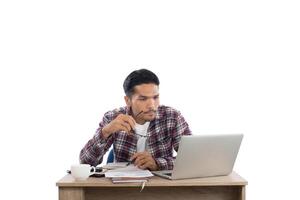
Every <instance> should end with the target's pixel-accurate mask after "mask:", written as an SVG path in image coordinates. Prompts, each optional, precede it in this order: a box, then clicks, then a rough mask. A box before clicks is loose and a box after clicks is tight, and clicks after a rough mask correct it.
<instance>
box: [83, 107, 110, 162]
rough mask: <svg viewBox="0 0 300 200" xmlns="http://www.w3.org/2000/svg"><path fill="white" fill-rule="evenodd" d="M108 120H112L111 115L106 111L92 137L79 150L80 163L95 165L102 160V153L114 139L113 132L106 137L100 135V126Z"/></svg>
mask: <svg viewBox="0 0 300 200" xmlns="http://www.w3.org/2000/svg"><path fill="white" fill-rule="evenodd" d="M110 121H112V117H111V116H110V114H109V113H106V114H105V115H104V117H103V119H102V121H101V122H100V123H99V128H98V129H97V131H96V133H95V135H94V136H93V138H92V139H90V140H89V141H88V142H87V144H86V145H85V146H84V147H83V149H82V150H81V151H80V155H79V159H80V163H82V164H90V165H92V166H97V165H98V164H100V163H101V162H102V160H103V156H104V154H105V153H106V151H108V149H109V147H110V146H111V145H112V143H113V140H114V136H113V134H112V135H110V136H109V137H108V138H104V137H103V135H102V128H103V127H104V126H105V125H107V124H108V123H109V122H110Z"/></svg>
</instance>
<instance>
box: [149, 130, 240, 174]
mask: <svg viewBox="0 0 300 200" xmlns="http://www.w3.org/2000/svg"><path fill="white" fill-rule="evenodd" d="M242 139H243V134H222V135H193V136H182V138H181V141H180V143H179V149H178V153H177V156H176V160H175V164H174V168H173V170H165V171H153V172H152V173H153V174H155V175H158V176H161V177H164V178H168V179H172V180H174V179H185V178H198V177H209V176H222V175H228V174H230V173H231V172H232V169H233V165H234V162H235V160H236V157H237V154H238V151H239V148H240V145H241V142H242Z"/></svg>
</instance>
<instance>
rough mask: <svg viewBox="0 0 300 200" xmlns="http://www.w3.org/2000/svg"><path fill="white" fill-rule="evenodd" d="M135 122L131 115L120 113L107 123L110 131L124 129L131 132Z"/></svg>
mask: <svg viewBox="0 0 300 200" xmlns="http://www.w3.org/2000/svg"><path fill="white" fill-rule="evenodd" d="M135 123H136V122H135V120H134V119H133V118H132V117H131V116H129V115H124V114H120V115H118V116H117V117H116V118H115V119H114V120H113V121H111V123H110V124H109V128H110V132H117V131H125V132H127V133H128V134H131V133H132V130H134V127H135Z"/></svg>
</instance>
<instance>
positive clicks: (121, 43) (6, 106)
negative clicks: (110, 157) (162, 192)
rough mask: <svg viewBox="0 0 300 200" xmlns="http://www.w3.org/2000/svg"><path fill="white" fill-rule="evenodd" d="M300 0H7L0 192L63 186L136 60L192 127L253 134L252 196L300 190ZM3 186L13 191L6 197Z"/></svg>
mask: <svg viewBox="0 0 300 200" xmlns="http://www.w3.org/2000/svg"><path fill="white" fill-rule="evenodd" d="M299 10H300V6H299V3H298V1H290V0H284V1H283V0H281V1H279V0H277V1H276V0H275V1H274V0H272V1H271V0H270V1H267V0H252V1H231V0H229V1H214V0H212V1H189V0H180V1H174V0H173V1H163V0H159V1H154V0H152V1H141V0H136V1H130V0H126V1H124V0H123V1H112V0H110V1H106V2H100V1H74V0H73V1H65V0H59V1H58V0H57V1H55V0H52V1H32V0H31V1H13V0H10V1H1V3H0V67H1V68H0V89H1V91H0V95H1V97H0V101H1V103H0V123H1V125H0V129H1V130H0V134H1V141H0V142H1V144H0V148H1V149H0V150H1V151H0V152H1V157H0V159H1V164H0V167H1V170H0V174H1V176H0V184H1V199H2V198H3V199H21V198H22V199H58V192H57V188H56V186H55V183H56V181H58V180H59V179H60V178H61V177H62V176H64V175H65V171H66V170H67V169H68V168H69V167H70V165H71V164H73V163H77V162H78V156H79V151H80V150H81V148H82V147H83V145H84V144H85V143H86V142H87V141H88V139H90V138H91V137H92V136H93V134H94V131H95V130H96V128H97V126H98V123H99V121H100V119H101V117H102V115H103V114H104V112H106V111H108V110H110V109H113V108H116V107H119V106H123V105H124V101H123V96H124V94H123V90H122V83H123V80H124V78H125V77H126V76H127V75H128V74H129V73H130V72H131V71H132V70H134V69H139V68H148V69H150V70H152V71H154V72H155V73H156V74H157V75H158V76H159V78H160V81H161V87H160V93H161V103H162V104H165V105H169V106H173V107H175V108H177V109H179V110H180V111H181V112H182V113H183V115H184V116H185V118H186V119H187V121H188V122H189V124H190V126H191V129H192V131H193V132H194V134H206V133H209V134H210V133H228V132H242V133H244V134H245V137H244V141H243V143H242V146H241V149H240V152H239V155H238V159H237V161H236V165H235V171H237V172H238V173H239V174H240V175H242V176H243V177H244V178H246V179H247V180H248V181H249V185H248V186H247V198H248V199H297V198H299V193H298V192H297V190H298V186H299V184H298V183H299V169H300V166H299V164H298V161H299V156H298V153H297V151H298V152H299V151H300V148H299V141H298V137H297V136H298V135H299V131H300V126H299V125H300V124H299V122H300V106H299V102H300V97H299V85H300V79H299V75H300V73H299V64H300V61H299V55H300V39H299V38H300V37H299V35H300V28H299V24H300V12H299ZM4 197H5V198H4Z"/></svg>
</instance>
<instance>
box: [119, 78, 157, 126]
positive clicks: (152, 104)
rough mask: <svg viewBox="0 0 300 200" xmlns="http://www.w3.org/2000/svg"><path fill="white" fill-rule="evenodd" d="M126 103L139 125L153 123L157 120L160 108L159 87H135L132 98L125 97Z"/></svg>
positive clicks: (144, 85)
mask: <svg viewBox="0 0 300 200" xmlns="http://www.w3.org/2000/svg"><path fill="white" fill-rule="evenodd" d="M125 101H126V104H127V106H128V107H130V108H131V110H132V112H133V118H134V119H135V121H136V122H137V123H139V124H144V123H145V122H146V121H151V120H153V119H154V118H155V116H156V111H157V108H158V106H159V89H158V86H157V85H155V84H152V83H149V84H141V85H137V86H135V87H134V94H133V95H132V96H131V97H127V96H125Z"/></svg>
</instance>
